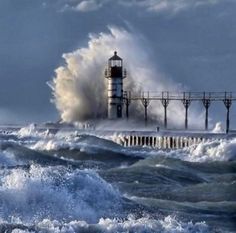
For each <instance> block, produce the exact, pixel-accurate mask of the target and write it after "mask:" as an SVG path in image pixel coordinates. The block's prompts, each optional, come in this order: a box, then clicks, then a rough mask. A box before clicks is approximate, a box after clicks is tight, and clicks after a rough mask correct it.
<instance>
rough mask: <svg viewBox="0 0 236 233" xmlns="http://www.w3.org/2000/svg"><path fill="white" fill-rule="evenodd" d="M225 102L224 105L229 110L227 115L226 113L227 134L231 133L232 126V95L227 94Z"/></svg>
mask: <svg viewBox="0 0 236 233" xmlns="http://www.w3.org/2000/svg"><path fill="white" fill-rule="evenodd" d="M223 101H224V105H225V107H226V109H227V113H226V133H227V134H228V133H229V125H230V119H229V110H230V107H231V105H232V94H231V93H230V94H229V95H227V93H226V92H225V99H224V100H223Z"/></svg>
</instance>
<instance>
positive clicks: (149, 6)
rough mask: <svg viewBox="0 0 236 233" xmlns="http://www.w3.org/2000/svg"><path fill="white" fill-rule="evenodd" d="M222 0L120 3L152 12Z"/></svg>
mask: <svg viewBox="0 0 236 233" xmlns="http://www.w3.org/2000/svg"><path fill="white" fill-rule="evenodd" d="M221 1H223V0H133V1H130V2H127V1H125V0H120V3H121V4H122V5H124V6H130V7H131V6H138V7H141V8H145V10H147V11H152V12H157V13H159V12H163V11H169V12H173V13H176V12H179V11H181V10H184V9H188V8H195V7H198V6H203V5H214V4H217V3H219V2H221Z"/></svg>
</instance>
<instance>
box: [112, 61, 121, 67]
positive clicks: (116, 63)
mask: <svg viewBox="0 0 236 233" xmlns="http://www.w3.org/2000/svg"><path fill="white" fill-rule="evenodd" d="M115 66H122V64H121V60H112V61H111V67H115Z"/></svg>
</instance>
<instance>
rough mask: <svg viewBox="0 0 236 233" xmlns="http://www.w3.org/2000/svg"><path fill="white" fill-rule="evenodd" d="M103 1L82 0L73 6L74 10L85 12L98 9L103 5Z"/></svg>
mask: <svg viewBox="0 0 236 233" xmlns="http://www.w3.org/2000/svg"><path fill="white" fill-rule="evenodd" d="M104 3H105V1H104V2H100V3H99V2H97V1H95V0H84V1H82V2H80V3H79V4H78V5H77V6H76V7H74V10H77V11H82V12H87V11H95V10H98V9H99V8H101V7H102V6H103V4H104Z"/></svg>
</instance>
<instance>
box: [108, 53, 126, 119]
mask: <svg viewBox="0 0 236 233" xmlns="http://www.w3.org/2000/svg"><path fill="white" fill-rule="evenodd" d="M105 77H106V78H107V80H108V85H107V91H108V114H107V115H108V119H117V118H122V109H123V79H124V78H126V71H125V70H123V60H122V59H121V58H120V57H119V56H118V55H117V52H114V55H113V56H112V57H111V58H110V59H109V60H108V69H106V71H105Z"/></svg>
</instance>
